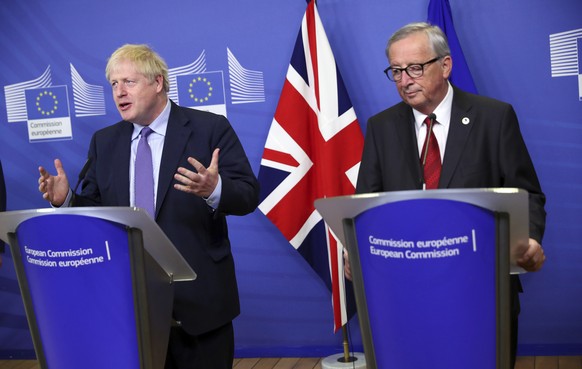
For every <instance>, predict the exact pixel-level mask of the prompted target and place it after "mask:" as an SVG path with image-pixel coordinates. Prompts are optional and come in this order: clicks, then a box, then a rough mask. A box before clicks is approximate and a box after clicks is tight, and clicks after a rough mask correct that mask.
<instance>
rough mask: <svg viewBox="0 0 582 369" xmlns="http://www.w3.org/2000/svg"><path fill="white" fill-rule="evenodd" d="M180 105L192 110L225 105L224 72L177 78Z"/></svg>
mask: <svg viewBox="0 0 582 369" xmlns="http://www.w3.org/2000/svg"><path fill="white" fill-rule="evenodd" d="M176 83H177V85H178V99H179V104H180V105H182V106H187V107H190V108H199V107H207V106H214V105H225V98H224V84H223V77H222V72H221V71H219V72H205V73H196V74H188V75H183V76H177V77H176Z"/></svg>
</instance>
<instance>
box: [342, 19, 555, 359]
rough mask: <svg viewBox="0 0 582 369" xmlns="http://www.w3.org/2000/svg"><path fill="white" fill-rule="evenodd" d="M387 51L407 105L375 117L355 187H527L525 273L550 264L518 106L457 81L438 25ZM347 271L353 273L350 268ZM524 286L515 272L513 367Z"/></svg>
mask: <svg viewBox="0 0 582 369" xmlns="http://www.w3.org/2000/svg"><path fill="white" fill-rule="evenodd" d="M386 55H387V57H388V61H389V66H388V68H386V70H385V71H384V72H385V74H386V76H387V77H388V79H389V80H390V81H391V82H393V83H394V84H395V86H396V89H397V90H398V93H399V95H400V97H401V98H402V102H400V103H398V104H396V105H394V106H392V107H391V108H389V109H386V110H384V111H382V112H380V113H379V114H377V115H375V116H373V117H371V118H370V119H369V121H368V124H367V131H366V137H365V141H364V150H363V156H362V162H361V167H360V171H359V176H358V182H357V186H356V192H357V193H369V192H384V191H400V190H413V189H422V188H424V189H427V190H430V189H433V188H484V187H517V188H522V189H525V190H527V191H528V192H529V217H530V224H529V231H530V239H529V244H528V245H527V247H526V249H525V252H524V253H523V255H522V256H521V257H520V258H518V260H517V263H518V265H519V266H521V267H523V268H524V269H525V270H527V271H537V270H539V269H540V268H541V267H542V265H543V264H544V261H545V256H544V252H543V249H542V247H541V241H542V237H543V234H544V229H545V218H546V212H545V210H544V204H545V196H544V194H543V193H542V190H541V187H540V183H539V181H538V178H537V175H536V172H535V169H534V166H533V163H532V161H531V159H530V156H529V153H528V150H527V148H526V145H525V143H524V140H523V137H522V135H521V132H520V129H519V124H518V120H517V116H516V114H515V112H514V110H513V108H512V106H511V105H509V104H507V103H504V102H501V101H497V100H494V99H490V98H486V97H482V96H477V95H473V94H469V93H467V92H464V91H461V90H460V89H458V88H456V87H455V86H453V85H451V83H450V82H449V80H448V79H449V76H450V74H451V70H452V68H453V60H452V57H451V53H450V50H449V46H448V42H447V39H446V36H445V35H444V33H443V32H442V31H441V30H440V29H439V28H438V27H436V26H433V25H430V24H427V23H412V24H408V25H406V26H404V27H402V28H401V29H399V30H398V31H396V32H395V33H394V35H392V37H391V38H390V40H389V41H388V46H387V48H386ZM427 145H428V147H427ZM443 215H445V216H446V214H443ZM346 261H348V260H347V255H346ZM346 274H347V276H348V278H350V277H351V273H350V270H349V268H348V269H347V272H346ZM520 291H521V284H520V281H519V279H518V277H517V276H513V275H512V276H511V320H512V324H511V334H512V347H511V357H512V367H513V365H514V363H515V356H516V347H517V317H518V314H519V309H520V307H519V296H518V292H520Z"/></svg>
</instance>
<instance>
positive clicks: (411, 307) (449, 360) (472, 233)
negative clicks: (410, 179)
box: [355, 199, 497, 369]
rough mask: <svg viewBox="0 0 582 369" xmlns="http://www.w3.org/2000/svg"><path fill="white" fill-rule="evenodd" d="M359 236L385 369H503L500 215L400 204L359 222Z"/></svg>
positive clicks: (445, 203) (450, 205)
mask: <svg viewBox="0 0 582 369" xmlns="http://www.w3.org/2000/svg"><path fill="white" fill-rule="evenodd" d="M355 231H356V237H357V242H358V254H359V260H360V265H361V273H362V281H363V286H364V295H365V299H366V304H367V314H368V316H367V319H368V320H369V327H370V331H371V332H370V334H371V338H372V342H373V346H374V347H373V352H374V355H375V361H376V363H377V367H378V368H398V369H418V368H431V369H451V368H471V369H491V368H496V367H497V357H496V350H497V323H496V319H497V318H496V316H497V306H496V303H497V292H496V271H497V268H496V260H497V259H496V229H495V216H494V213H493V212H491V211H489V210H486V209H483V208H480V207H476V206H474V205H470V204H467V203H464V202H457V201H451V200H436V199H422V200H407V201H398V202H393V203H388V204H385V205H381V206H378V207H375V208H372V209H370V210H367V211H365V212H364V213H362V214H360V215H359V216H357V217H356V218H355ZM358 306H360V305H358ZM360 313H361V312H360Z"/></svg>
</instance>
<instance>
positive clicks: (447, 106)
mask: <svg viewBox="0 0 582 369" xmlns="http://www.w3.org/2000/svg"><path fill="white" fill-rule="evenodd" d="M447 84H448V86H449V87H448V89H447V94H446V95H445V98H444V99H443V101H441V103H440V104H439V105H438V106H437V107H436V109H435V110H434V111H433V113H434V115H436V120H437V121H438V122H439V124H442V125H443V126H445V127H447V126H448V125H449V123H450V122H451V112H452V109H453V86H451V84H450V82H448V81H447ZM412 113H413V114H414V123H415V124H416V130H417V131H418V130H419V129H420V127H421V126H422V124H423V123H424V120H425V119H426V117H427V116H428V115H426V114H423V113H421V112H419V111H418V110H416V109H412Z"/></svg>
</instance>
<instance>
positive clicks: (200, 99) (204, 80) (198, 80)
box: [188, 77, 213, 103]
mask: <svg viewBox="0 0 582 369" xmlns="http://www.w3.org/2000/svg"><path fill="white" fill-rule="evenodd" d="M197 83H201V84H203V85H206V86H207V88H208V92H207V93H206V96H204V97H197V96H196V95H195V94H194V90H193V89H194V85H195V84H197ZM188 87H189V88H188V93H189V94H190V98H191V99H192V100H194V101H195V102H197V103H203V102H206V101H208V99H210V97H212V90H213V88H212V83H210V81H209V80H208V79H207V78H206V77H197V78H194V79H192V82H190V84H189V85H188Z"/></svg>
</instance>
